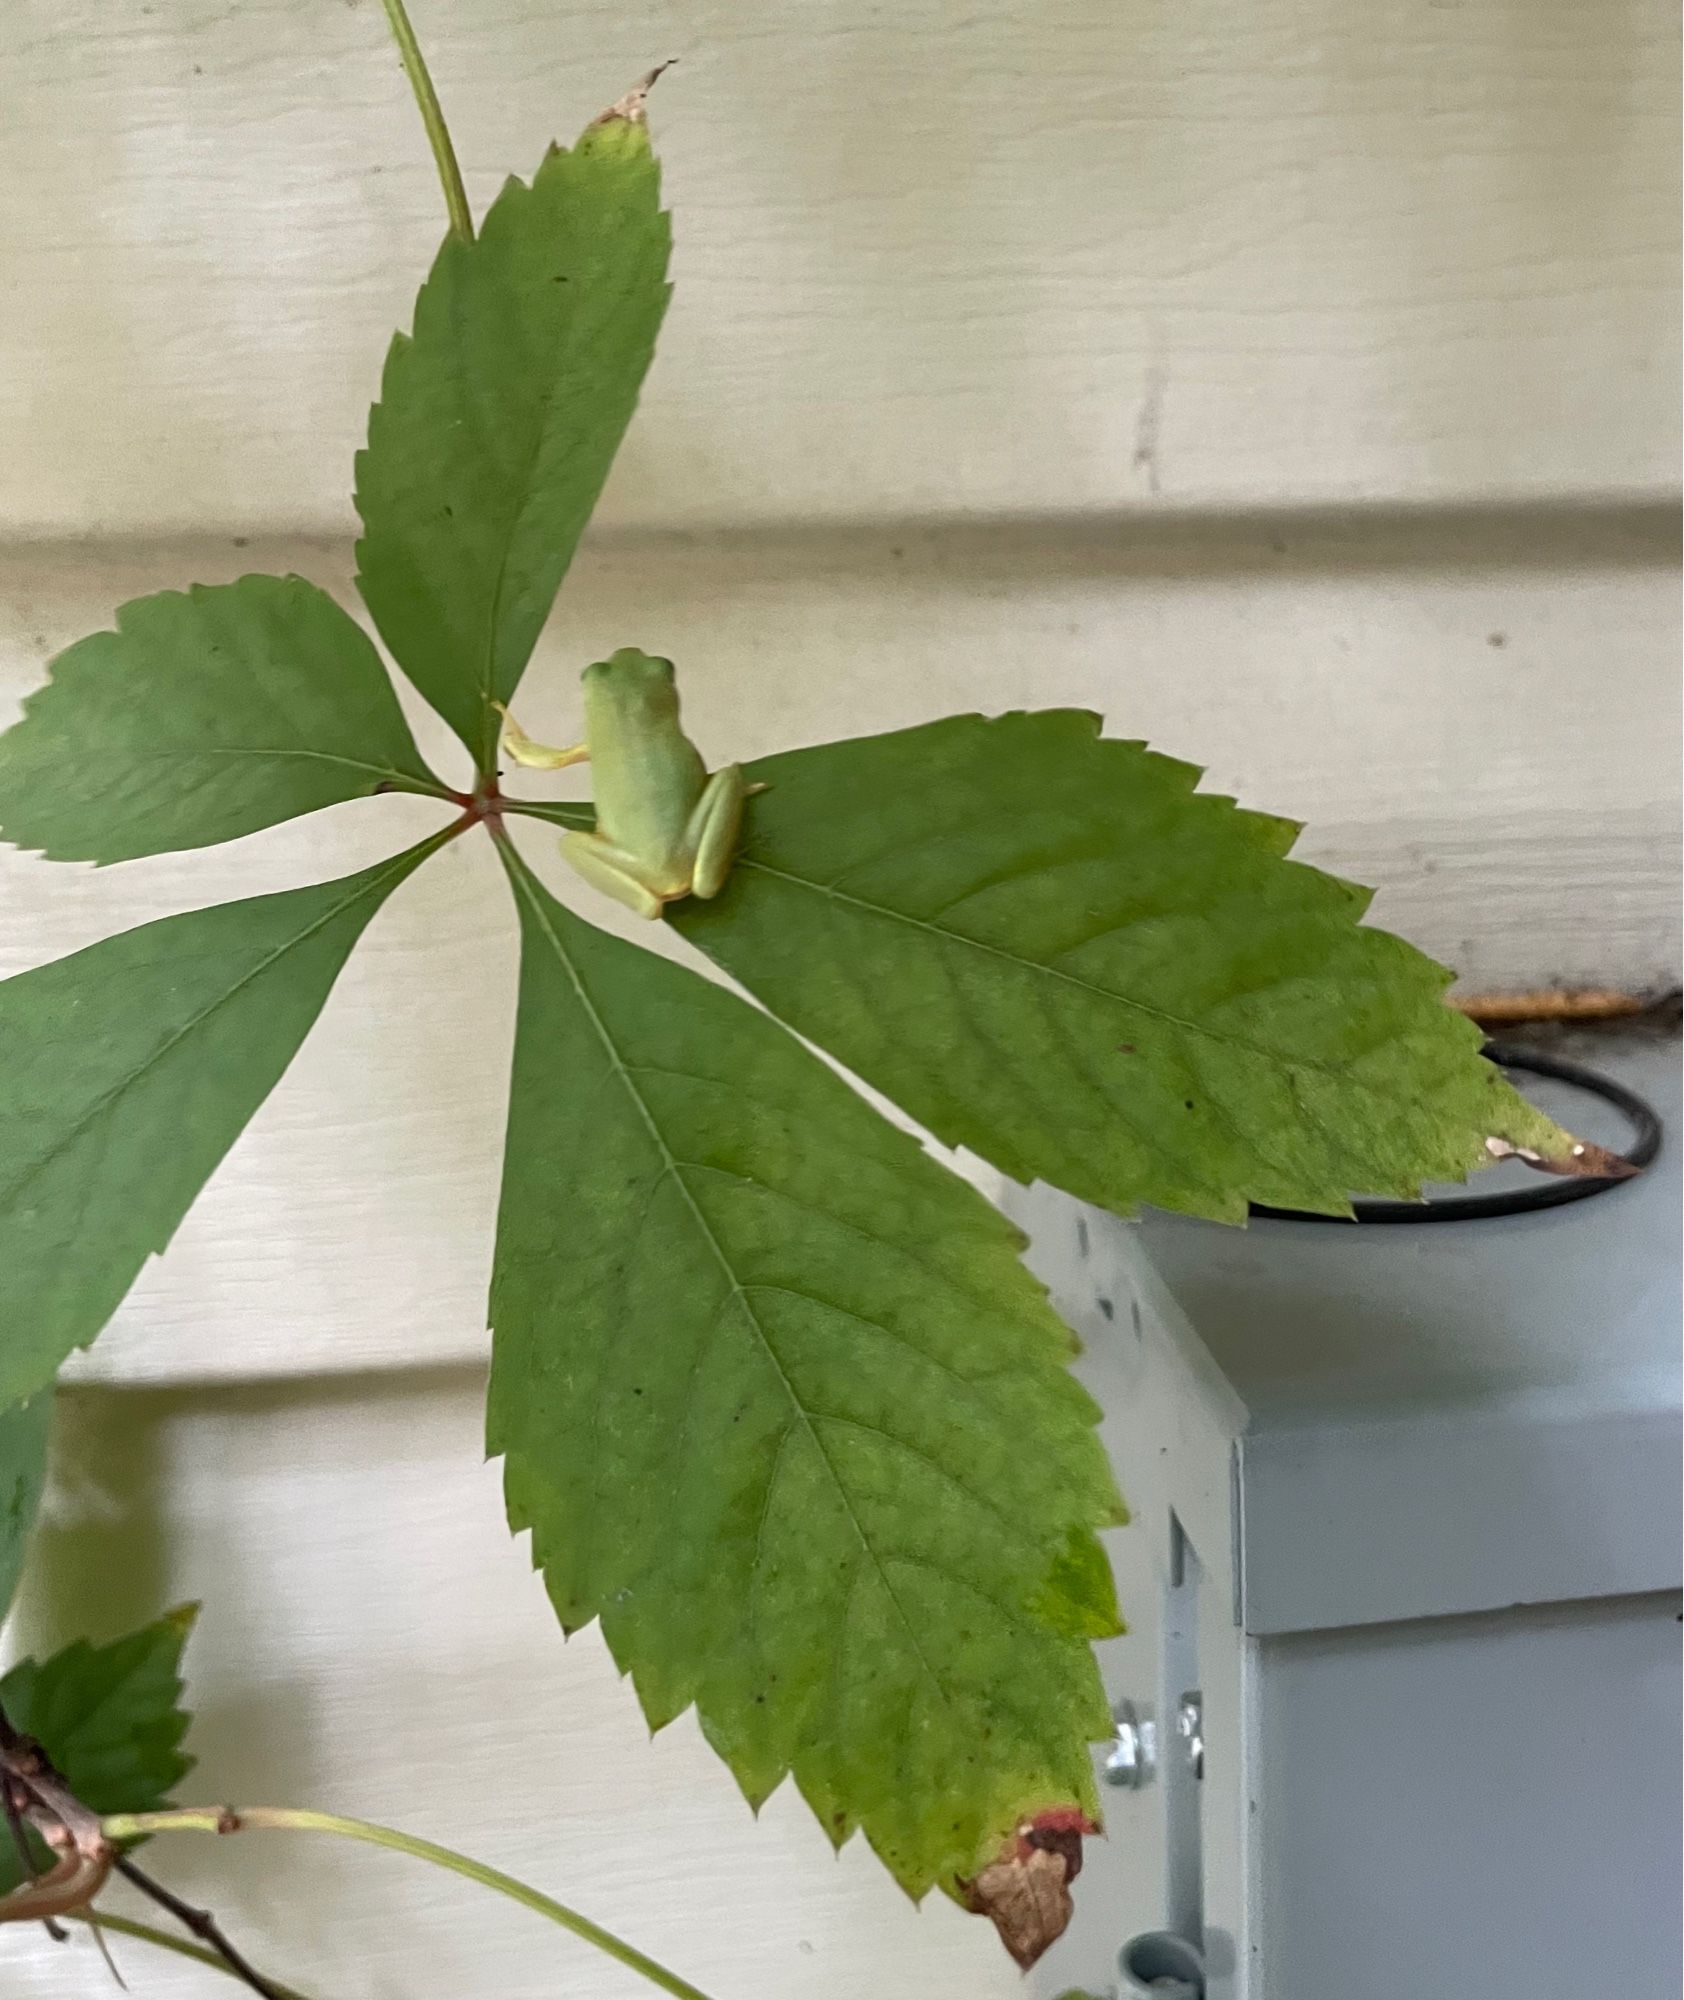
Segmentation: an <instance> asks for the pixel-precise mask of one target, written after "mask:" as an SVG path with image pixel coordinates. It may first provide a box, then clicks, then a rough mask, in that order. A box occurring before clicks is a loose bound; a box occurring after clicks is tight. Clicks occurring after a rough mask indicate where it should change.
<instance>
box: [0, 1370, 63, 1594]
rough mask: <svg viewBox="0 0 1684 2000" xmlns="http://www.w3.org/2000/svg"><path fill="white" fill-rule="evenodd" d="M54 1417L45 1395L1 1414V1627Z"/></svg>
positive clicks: (32, 1520)
mask: <svg viewBox="0 0 1684 2000" xmlns="http://www.w3.org/2000/svg"><path fill="white" fill-rule="evenodd" d="M52 1414H53V1399H52V1397H51V1395H49V1394H45V1393H43V1394H42V1395H39V1396H33V1397H31V1398H30V1400H29V1401H28V1402H27V1403H14V1404H13V1405H12V1406H11V1408H10V1409H8V1410H0V1624H4V1622H5V1618H6V1613H7V1611H8V1610H9V1609H10V1608H11V1602H12V1596H13V1593H14V1592H15V1591H16V1590H17V1587H18V1577H19V1576H20V1575H21V1574H22V1571H23V1558H24V1552H25V1550H26V1549H27V1547H28V1545H29V1531H30V1529H31V1528H32V1527H33V1526H34V1525H35V1510H36V1508H37V1507H39V1506H40V1504H41V1488H42V1486H43V1485H44V1484H45V1482H46V1477H47V1433H48V1431H49V1429H50V1427H51V1424H52Z"/></svg>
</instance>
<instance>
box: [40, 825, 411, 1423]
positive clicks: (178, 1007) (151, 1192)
mask: <svg viewBox="0 0 1684 2000" xmlns="http://www.w3.org/2000/svg"><path fill="white" fill-rule="evenodd" d="M445 837H447V836H435V837H434V838H433V839H431V840H428V841H423V842H422V843H421V844H420V845H419V846H417V847H413V848H411V849H410V850H409V851H408V852H407V853H405V854H400V855H398V856H396V857H395V858H394V859H392V860H390V861H383V862H381V863H380V864H379V865H378V866H376V867H373V868H367V869H364V870H363V871H362V872H361V873H360V874H356V875H348V876H346V877H345V878H344V879H343V880H341V881H337V882H324V883H321V884H318V885H316V886H314V887H311V888H307V889H289V890H286V891H284V892H283V893H282V894H280V895H274V896H256V897H253V898H251V899H250V900H249V901H247V902H240V903H224V904H221V905H219V906H218V907H216V908H214V909H208V910H193V911H190V912H188V913H187V914H186V915H185V916H179V917H165V918H163V919H161V920H160V921H159V922H157V923H152V924H143V925H142V926H141V927H140V928H139V929H138V930H132V931H124V932H122V933H121V934H120V935H119V936H117V937H114V938H107V939H105V940H104V941H103V942H102V943H100V944H95V945H89V946H88V948H87V949H86V950H85V951H79V952H75V953H73V954H72V956H71V957H69V958H61V959H58V960H56V961H55V962H54V963H53V964H51V965H43V966H38V967H37V968H36V969H35V970H34V971H32V972H24V973H20V974H19V975H18V976H17V977H16V978H14V979H9V980H7V981H6V982H5V983H4V984H0V1048H3V1049H4V1050H5V1061H4V1063H3V1064H0V1271H4V1273H5V1281H4V1282H5V1304H6V1316H5V1325H4V1329H3V1330H0V1402H5V1401H8V1400H11V1399H15V1398H17V1397H19V1396H27V1395H30V1394H32V1393H33V1392H34V1391H35V1390H37V1389H40V1388H43V1387H45V1385H46V1384H47V1383H49V1382H50V1381H51V1380H52V1379H53V1374H54V1371H55V1370H56V1369H57V1368H58V1366H59V1363H60V1362H61V1361H63V1360H64V1358H65V1357H66V1355H68V1354H69V1353H70V1352H71V1350H72V1349H73V1348H76V1347H81V1346H86V1344H87V1343H88V1342H89V1341H91V1340H92V1339H93V1338H94V1336H95V1334H97V1333H98V1332H99V1330H100V1328H101V1327H102V1326H103V1325H104V1324H105V1322H106V1320H107V1319H108V1318H109V1317H110V1315H111V1314H112V1313H113V1312H114V1311H115V1310H116V1307H117V1305H118V1303H119V1302H120V1301H121V1299H122V1297H123V1294H124V1293H125V1292H126V1291H127V1290H128V1288H129V1286H130V1285H131V1284H132V1283H133V1282H134V1278H135V1274H136V1273H137V1272H138V1271H139V1269H140V1267H141V1265H142V1264H143V1263H144V1262H145V1261H146V1259H147V1257H148V1256H151V1255H156V1254H157V1253H158V1252H159V1251H161V1250H162V1249H163V1248H164V1246H165V1244H166V1243H168V1241H169V1239H170V1237H171V1236H172V1235H173V1234H174V1232H175V1229H176V1225H177V1224H178V1223H179V1222H180V1221H181V1218H182V1217H183V1216H184V1215H185V1214H186V1213H187V1209H188V1207H189V1205H190V1204H191V1202H192V1201H193V1199H194V1197H195V1196H196V1195H197V1194H198V1192H199V1190H200V1188H201V1187H203V1186H204V1184H205V1182H206V1180H207V1179H208V1178H209V1176H210V1174H211V1171H212V1169H213V1168H214V1167H215V1166H216V1164H217V1162H218V1161H219V1160H220V1159H221V1158H222V1156H223V1154H224V1153H226V1152H227V1150H228V1148H229V1147H230V1146H231V1145H232V1144H233V1143H234V1141H235V1139H236V1138H238V1137H239V1134H240V1131H241V1129H242V1127H243V1126H244V1125H245V1123H246V1121H247V1120H248V1119H249V1118H250V1117H251V1115H252V1113H253V1112H254V1111H255V1110H256V1109H257V1107H258V1106H259V1105H260V1104H261V1103H262V1102H263V1100H264V1098H266V1097H267V1096H268V1095H269V1092H270V1090H271V1089H272V1088H273V1087H274V1085H275V1083H276V1081H277V1079H278V1078H279V1077H280V1075H281V1072H282V1071H283V1070H284V1069H285V1068H286V1066H287V1064H288V1063H289V1062H290V1061H291V1060H292V1058H293V1056H294V1054H295V1053H296V1052H297V1049H298V1045H299V1043H300V1042H302V1041H303V1039H304V1037H305V1035H306V1034H307V1033H308V1032H309V1029H310V1025H311V1023H312V1022H313V1021H314V1020H315V1018H316V1016H317V1015H318V1014H319V1013H320V1012H321V1008H322V1003H323V1002H324V1001H325V1000H326V999H327V996H328V990H329V988H330V987H331V986H332V985H333V982H334V980H335V978H336V977H337V976H338V973H339V969H340V967H341V966H342V965H343V964H344V963H345V959H346V957H347V955H348V954H349V952H350V950H351V947H352V946H353V945H354V944H355V943H356V941H357V939H358V938H359V937H360V936H361V935H362V932H363V928H364V926H365V925H366V924H367V923H368V920H369V918H370V917H372V916H373V915H374V913H375V911H376V910H377V909H379V907H380V905H381V904H382V903H383V902H384V901H385V899H386V897H387V896H388V895H389V894H390V893H391V892H392V890H393V889H395V888H396V887H397V885H398V884H399V883H400V882H401V881H402V880H403V879H404V877H405V876H406V875H408V874H409V873H410V872H411V871H412V870H413V869H414V868H415V867H417V866H418V865H419V863H420V862H421V861H422V860H424V859H425V858H426V856H427V855H428V854H430V853H432V852H433V850H434V849H435V848H436V847H437V846H438V844H439V841H440V839H442V838H445Z"/></svg>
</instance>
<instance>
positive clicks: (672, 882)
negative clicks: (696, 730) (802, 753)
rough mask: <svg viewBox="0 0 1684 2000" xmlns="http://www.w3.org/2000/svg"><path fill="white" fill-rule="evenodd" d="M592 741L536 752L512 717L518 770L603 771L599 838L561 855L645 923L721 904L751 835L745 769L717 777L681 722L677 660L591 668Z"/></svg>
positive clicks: (507, 746)
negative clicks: (580, 767)
mask: <svg viewBox="0 0 1684 2000" xmlns="http://www.w3.org/2000/svg"><path fill="white" fill-rule="evenodd" d="M583 680H584V688H585V740H584V742H582V743H574V744H570V745H568V746H567V747H566V748H564V749H549V748H547V747H546V746H545V745H544V744H542V743H534V742H533V740H532V739H531V737H530V736H528V735H527V734H526V732H525V730H523V729H522V728H521V727H520V726H519V724H518V723H517V722H516V721H515V719H514V717H513V716H511V715H510V714H509V713H508V711H507V710H506V709H505V710H504V711H503V714H504V720H505V722H506V724H507V727H506V729H505V730H504V733H503V748H504V750H505V751H506V752H507V754H508V755H509V756H510V757H512V758H513V759H514V761H515V762H516V763H517V764H525V765H527V766H529V767H530V768H532V769H533V770H539V771H560V770H563V769H565V768H566V766H567V765H569V764H582V763H584V762H585V761H586V759H589V761H590V762H591V764H592V765H594V767H595V771H594V790H595V793H596V831H595V832H594V833H564V834H563V835H562V837H561V851H562V853H563V854H564V855H565V856H566V858H567V860H568V861H569V862H570V863H571V864H572V866H573V867H574V868H575V869H577V870H578V872H579V873H580V874H581V875H582V876H583V877H584V878H585V880H586V881H587V882H589V883H590V885H591V887H592V888H593V889H600V890H601V891H602V893H603V894H604V895H606V896H612V897H613V898H614V900H615V901H616V902H617V903H624V904H625V905H626V907H627V908H628V909H631V910H635V911H636V912H637V914H638V915H639V916H640V917H658V916H659V915H660V914H661V912H662V910H663V909H664V908H665V907H666V905H667V904H668V903H673V902H677V900H678V899H679V897H681V896H703V897H706V896H717V895H718V894H719V892H720V890H721V889H722V888H724V886H725V878H726V876H727V875H729V874H730V872H731V862H732V859H733V858H734V856H735V853H736V846H737V834H738V832H739V831H740V829H741V827H742V819H743V800H744V799H745V798H746V797H747V796H748V794H749V792H750V791H758V790H759V789H760V787H759V786H758V785H755V786H750V785H745V784H744V782H743V773H742V767H741V765H738V764H727V765H726V766H725V768H724V769H723V770H720V771H715V772H714V773H713V774H712V775H711V776H710V775H709V773H708V768H707V766H706V765H705V764H704V763H703V762H702V759H701V754H700V752H699V751H698V750H697V749H696V746H695V745H694V744H693V743H692V742H691V741H690V739H689V737H687V736H686V735H685V734H684V731H683V730H682V729H681V728H680V727H679V723H678V689H677V686H676V685H675V683H674V678H673V666H672V662H671V660H657V659H652V658H651V657H650V655H649V654H647V653H640V652H638V651H637V650H636V649H635V648H633V647H629V646H628V647H623V648H622V649H621V650H620V651H619V652H617V653H615V654H614V655H613V656H612V657H611V658H610V659H606V660H598V661H597V662H596V663H595V665H593V666H589V667H587V668H586V669H585V671H584V675H583Z"/></svg>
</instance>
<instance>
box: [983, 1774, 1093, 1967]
mask: <svg viewBox="0 0 1684 2000" xmlns="http://www.w3.org/2000/svg"><path fill="white" fill-rule="evenodd" d="M1098 1831H1099V1828H1098V1827H1097V1826H1095V1825H1094V1823H1093V1821H1092V1820H1091V1819H1089V1818H1088V1816H1087V1814H1086V1813H1084V1812H1082V1811H1081V1810H1080V1809H1079V1808H1078V1807H1076V1806H1048V1807H1046V1808H1045V1809H1044V1810H1043V1811H1041V1812H1038V1813H1036V1814H1035V1815H1034V1817H1033V1818H1032V1819H1025V1820H1020V1821H1019V1822H1018V1824H1017V1826H1016V1827H1015V1828H1014V1830H1013V1831H1012V1834H1011V1836H1010V1838H1009V1839H1008V1840H1007V1841H1006V1843H1005V1845H1004V1846H1003V1847H1002V1848H1001V1850H1000V1853H999V1855H998V1857H997V1858H996V1859H995V1860H993V1861H991V1862H990V1863H989V1864H988V1866H987V1867H986V1868H984V1869H983V1870H982V1871H981V1872H980V1873H979V1874H978V1875H977V1876H976V1878H975V1879H974V1880H973V1881H970V1882H961V1883H960V1884H959V1888H960V1892H961V1894H962V1896H963V1897H964V1900H965V1904H966V1906H967V1907H968V1908H969V1909H972V1910H975V1911H976V1912H977V1914H978V1915H979V1916H984V1917H987V1918H988V1919H989V1920H990V1921H991V1922H992V1923H993V1925H994V1928H995V1929H996V1930H997V1931H998V1932H999V1933H1000V1942H1001V1943H1002V1944H1003V1945H1004V1946H1005V1947H1006V1949H1007V1951H1009V1952H1010V1953H1011V1955H1012V1957H1013V1958H1014V1959H1016V1961H1017V1962H1018V1964H1019V1965H1020V1966H1022V1967H1023V1969H1024V1971H1025V1972H1027V1971H1028V1970H1029V1968H1030V1967H1031V1966H1032V1965H1033V1964H1034V1963H1035V1961H1036V1960H1037V1959H1038V1958H1039V1957H1040V1956H1041V1954H1042V1952H1044V1951H1045V1950H1046V1949H1047V1947H1048V1945H1051V1944H1056V1943H1057V1942H1058V1940H1059V1939H1060V1938H1061V1937H1063V1935H1064V1932H1065V1928H1066V1926H1067V1925H1068V1924H1069V1922H1070V1916H1071V1912H1072V1910H1073V1908H1074V1905H1073V1904H1072V1902H1071V1900H1070V1884H1071V1883H1072V1882H1074V1881H1075V1879H1076V1877H1077V1876H1078V1875H1079V1874H1080V1873H1081V1872H1082V1837H1083V1835H1084V1834H1089V1833H1097V1832H1098Z"/></svg>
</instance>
